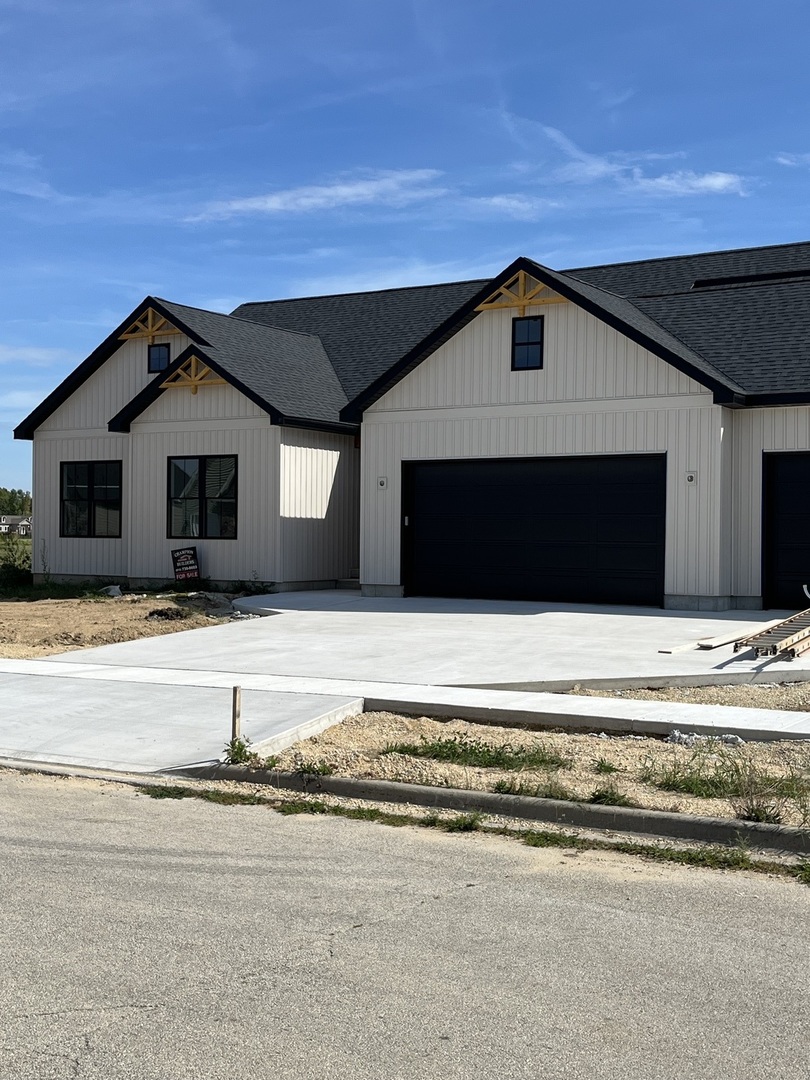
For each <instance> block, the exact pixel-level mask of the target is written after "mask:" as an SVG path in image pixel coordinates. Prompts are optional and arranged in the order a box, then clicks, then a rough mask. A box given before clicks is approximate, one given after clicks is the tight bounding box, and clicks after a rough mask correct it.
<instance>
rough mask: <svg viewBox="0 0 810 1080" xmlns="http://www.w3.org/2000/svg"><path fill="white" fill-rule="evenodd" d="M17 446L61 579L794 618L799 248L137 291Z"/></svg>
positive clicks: (804, 468)
mask: <svg viewBox="0 0 810 1080" xmlns="http://www.w3.org/2000/svg"><path fill="white" fill-rule="evenodd" d="M15 435H16V437H18V438H24V439H32V440H33V444H34V495H35V498H36V501H37V508H38V512H37V519H36V522H35V526H34V552H35V560H37V561H36V562H35V571H38V572H39V573H42V572H43V570H45V569H47V570H48V572H49V573H50V574H51V576H52V577H54V578H89V577H104V578H112V579H117V580H126V581H129V582H131V583H133V584H135V583H138V584H142V583H158V582H163V581H166V580H167V579H168V578H170V577H171V566H172V563H171V551H172V550H173V549H177V548H179V547H183V546H185V545H189V544H192V543H193V545H194V546H195V547H196V548H197V551H198V555H199V558H200V561H201V571H202V573H203V574H204V576H205V577H207V578H209V579H211V580H212V581H214V582H218V583H226V582H236V581H254V582H260V583H262V584H263V585H266V586H267V587H268V588H273V589H292V588H317V587H330V586H334V584H335V583H336V582H337V581H339V580H341V579H345V578H346V577H347V576H348V575H350V574H351V572H352V569H353V568H355V567H358V566H359V575H360V581H361V584H362V588H363V590H364V592H365V593H366V594H367V595H376V596H389V595H393V596H399V595H402V594H403V593H405V594H408V595H433V596H451V597H452V596H456V597H466V596H469V597H492V598H526V599H548V600H558V601H584V602H611V603H627V604H645V605H657V606H664V607H668V608H683V609H691V610H695V609H703V610H723V609H728V608H757V607H761V606H765V607H788V608H798V607H802V606H804V605H805V602H806V601H805V598H804V594H803V592H802V585H803V584H804V582H805V581H806V580H810V509H808V505H810V244H808V243H797V244H787V245H779V246H772V247H762V248H753V249H743V250H736V251H721V252H708V253H704V254H699V255H690V256H676V257H669V258H662V259H651V260H645V261H642V262H631V263H619V264H613V265H605V266H591V267H580V268H576V269H573V270H566V271H556V270H553V269H550V268H548V267H545V266H542V265H540V264H539V263H537V262H534V261H533V260H531V259H528V258H519V259H517V260H516V261H515V262H514V263H512V264H511V265H510V266H508V267H506V268H505V269H504V270H503V271H502V272H501V273H500V274H498V275H497V276H496V277H494V278H492V279H486V280H475V281H462V282H451V283H447V284H441V285H428V286H423V287H417V288H402V289H387V290H382V291H375V292H364V293H351V294H345V295H337V296H321V297H307V298H302V299H295V300H276V301H267V302H259V303H249V304H243V305H241V306H240V307H238V308H237V309H236V310H235V311H234V312H232V313H231V314H230V315H221V314H217V313H214V312H209V311H203V310H200V309H197V308H191V307H187V306H183V305H179V304H175V303H172V302H169V301H166V300H160V299H158V298H156V297H147V298H146V299H145V300H144V301H143V302H142V303H141V304H139V305H138V307H137V308H136V309H135V310H134V311H133V312H132V313H131V314H130V315H128V316H127V318H126V319H125V320H124V321H123V322H122V323H121V325H120V326H119V327H118V328H117V329H116V330H114V331H113V332H112V334H111V335H110V336H109V337H108V338H107V339H106V340H105V341H104V342H102V343H101V345H100V346H99V347H98V348H97V349H96V350H95V351H94V352H93V353H92V354H91V355H90V356H89V357H88V358H87V359H86V360H85V361H84V362H83V363H82V364H80V365H79V367H78V368H77V369H76V370H75V371H74V372H73V373H72V374H71V375H70V376H69V377H68V378H67V379H66V380H65V381H64V382H63V383H62V384H61V386H59V387H57V389H56V390H54V392H53V393H52V394H51V395H50V396H49V397H48V398H46V400H45V401H44V402H43V403H42V404H41V405H40V406H38V408H36V409H35V410H34V411H33V412H32V413H31V415H30V416H29V417H28V418H27V419H26V420H24V421H23V422H22V424H20V426H19V427H18V428H17V430H16V432H15ZM43 554H44V558H45V559H46V560H47V564H48V565H47V567H45V566H41V565H39V563H40V562H41V560H42V558H43Z"/></svg>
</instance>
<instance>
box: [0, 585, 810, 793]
mask: <svg viewBox="0 0 810 1080" xmlns="http://www.w3.org/2000/svg"><path fill="white" fill-rule="evenodd" d="M238 604H239V606H240V607H241V608H242V610H245V611H251V612H255V613H258V612H261V613H264V614H267V615H270V616H271V617H269V618H261V619H251V620H246V621H244V622H237V623H231V624H226V625H220V626H212V627H206V628H204V629H201V630H190V631H185V632H182V633H178V634H172V635H167V636H163V637H159V638H146V639H141V640H138V641H131V642H124V643H122V644H119V645H107V646H103V647H101V648H97V649H83V650H80V651H76V652H71V653H64V654H62V655H60V656H54V657H49V658H47V659H45V660H31V661H20V660H16V661H15V660H0V756H4V757H6V758H24V759H27V760H38V761H48V762H54V761H58V762H69V763H74V764H79V765H96V766H99V767H107V768H121V769H130V770H140V771H145V772H148V771H153V770H158V769H165V768H171V767H177V766H180V765H185V764H191V763H199V762H202V761H210V760H216V759H217V758H218V757H219V755H220V753H221V751H222V748H223V746H224V743H225V741H226V740H227V738H228V737H229V734H230V691H231V687H232V686H233V685H234V684H239V685H241V686H242V687H243V688H244V702H243V717H244V723H243V730H244V732H245V734H246V735H248V736H249V737H250V738H251V739H252V740H253V742H254V743H255V744H256V747H257V749H260V750H262V751H263V752H271V751H274V750H279V749H281V748H283V747H284V746H289V745H291V744H292V743H293V742H295V741H297V740H298V739H299V738H301V737H305V736H306V735H310V734H315V733H316V732H317V731H318V730H323V728H324V727H327V726H329V725H330V724H331V723H334V722H336V721H337V720H339V719H341V718H342V717H343V716H345V715H348V714H350V713H352V712H358V711H360V710H361V709H362V708H363V703H364V701H365V702H366V703H367V704H368V703H370V702H371V703H372V705H371V706H369V707H380V708H391V709H397V708H402V709H404V710H406V711H411V712H413V711H417V712H419V711H425V712H431V711H432V712H433V714H434V715H435V714H437V711H438V714H444V715H457V716H466V717H468V718H470V719H479V718H485V719H491V720H499V719H500V720H503V719H508V718H512V719H516V720H524V719H525V721H530V720H531V719H532V718H533V717H536V716H538V715H543V716H544V717H551V718H552V721H553V722H554V723H560V724H565V723H567V722H574V720H575V719H577V718H582V717H585V718H586V719H590V718H592V722H593V724H594V726H597V728H598V727H603V728H604V729H605V730H633V731H655V732H659V731H660V732H662V733H666V732H667V731H669V730H671V729H672V728H673V727H682V728H684V727H685V728H688V729H695V730H708V731H713V730H718V729H719V730H722V731H736V732H739V733H741V734H743V735H744V736H749V735H751V734H754V735H757V734H758V733H759V734H761V733H762V732H763V731H765V732H767V731H770V732H771V734H770V736H769V737H776V735H774V734H773V732H774V731H775V732H777V733H779V732H782V731H784V732H785V733H787V734H790V735H792V736H793V737H797V736H802V737H807V736H808V735H810V718H808V716H807V714H798V713H785V712H782V713H776V712H767V711H766V710H755V709H728V708H724V707H720V706H715V707H711V708H710V707H703V706H695V705H680V704H677V705H676V704H669V703H661V704H651V703H650V702H637V701H622V700H621V699H619V700H617V701H613V702H610V703H609V704H606V703H605V701H604V699H595V698H582V697H579V698H577V697H573V696H561V695H552V694H550V693H547V692H545V691H547V690H548V689H550V688H553V686H554V685H555V684H556V685H559V684H564V685H565V684H567V685H570V684H571V683H574V682H587V681H591V680H594V679H629V678H639V679H651V680H653V679H660V678H666V679H669V678H677V677H683V678H688V679H694V678H695V677H707V676H708V677H710V676H723V677H726V678H727V677H729V676H736V677H739V678H743V679H748V678H752V677H755V676H758V677H763V676H764V677H767V678H768V679H771V678H772V679H773V680H774V681H776V680H777V679H784V678H786V677H787V678H792V679H795V678H799V677H810V671H804V670H803V669H802V668H800V667H799V666H797V665H798V663H801V662H795V663H794V664H789V663H780V664H772V663H768V662H765V661H762V660H756V659H754V658H753V657H752V655H751V654H736V655H735V654H734V653H733V651H732V649H731V646H727V647H725V648H721V649H716V650H712V651H704V650H697V649H695V648H689V646H690V644H692V645H694V643H695V642H696V641H697V640H698V639H701V638H707V637H713V636H717V635H718V634H720V633H722V632H725V631H729V632H734V633H740V634H741V633H743V632H744V631H746V630H748V629H749V628H752V627H754V626H756V625H757V624H761V623H764V622H768V621H771V620H772V619H773V618H774V616H775V613H774V612H724V613H720V614H714V613H689V612H671V611H653V610H651V609H649V608H618V607H611V608H607V607H604V608H598V609H591V608H586V607H584V606H578V605H562V604H532V603H506V602H502V603H499V602H494V601H450V600H420V599H405V600H386V599H378V598H363V597H361V596H360V595H359V593H357V592H335V591H330V592H303V593H286V594H279V595H275V596H266V597H255V598H249V599H245V600H242V601H239V602H238ZM682 647H686V649H687V651H677V650H679V649H681V648H682ZM673 649H674V650H676V651H674V652H673V651H671V650H673ZM661 650H670V651H661Z"/></svg>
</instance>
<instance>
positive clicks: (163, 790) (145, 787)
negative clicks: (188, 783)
mask: <svg viewBox="0 0 810 1080" xmlns="http://www.w3.org/2000/svg"><path fill="white" fill-rule="evenodd" d="M135 790H136V791H137V792H138V794H139V795H148V796H149V798H150V799H191V798H193V797H194V793H193V790H192V789H191V788H185V787H179V786H177V785H171V784H166V785H163V784H142V785H141V786H140V787H137V788H136V789H135Z"/></svg>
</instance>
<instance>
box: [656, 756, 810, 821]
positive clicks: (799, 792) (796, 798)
mask: <svg viewBox="0 0 810 1080" xmlns="http://www.w3.org/2000/svg"><path fill="white" fill-rule="evenodd" d="M639 778H640V779H641V780H643V781H644V782H645V783H648V784H652V785H653V786H654V787H658V788H661V789H662V790H664V791H677V792H680V793H681V794H684V795H694V796H696V797H698V798H703V799H728V801H729V802H730V803H731V806H732V808H733V810H734V813H735V815H736V817H737V818H739V819H740V820H741V821H756V822H765V823H768V824H771V825H779V824H781V823H782V821H783V820H784V817H785V811H786V809H787V805H788V802H790V801H792V802H794V803H795V804H797V805H798V808H799V809H801V808H802V807H803V806H806V805H807V801H808V796H810V779H808V777H807V776H806V775H804V774H803V773H801V772H800V771H799V770H797V769H796V768H795V767H793V766H788V767H787V768H786V770H785V772H784V774H783V775H781V776H774V775H773V774H771V773H769V772H766V771H765V770H764V769H761V768H760V767H759V766H758V765H757V764H756V762H755V761H754V760H753V759H752V757H751V756H750V755H749V754H746V753H740V752H735V751H734V750H731V749H729V748H728V747H724V746H718V745H717V744H715V743H711V742H709V743H706V744H704V745H701V746H699V747H697V748H696V749H695V750H693V752H692V753H691V754H690V755H688V756H687V757H681V756H678V757H674V758H672V759H670V760H669V761H667V762H664V763H656V762H654V761H653V760H652V759H649V760H648V761H647V762H645V764H644V766H643V767H642V770H641V773H640V774H639Z"/></svg>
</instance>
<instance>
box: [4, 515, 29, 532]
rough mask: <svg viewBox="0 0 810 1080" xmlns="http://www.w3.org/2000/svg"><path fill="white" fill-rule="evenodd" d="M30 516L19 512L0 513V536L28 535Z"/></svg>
mask: <svg viewBox="0 0 810 1080" xmlns="http://www.w3.org/2000/svg"><path fill="white" fill-rule="evenodd" d="M30 535H31V518H30V517H23V516H22V515H21V514H0V536H30Z"/></svg>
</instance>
